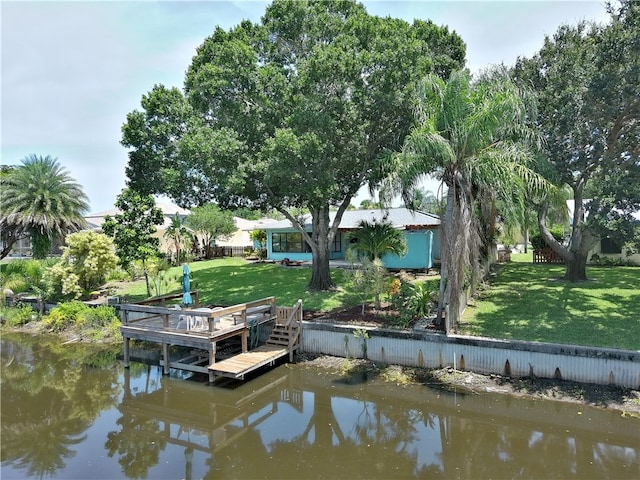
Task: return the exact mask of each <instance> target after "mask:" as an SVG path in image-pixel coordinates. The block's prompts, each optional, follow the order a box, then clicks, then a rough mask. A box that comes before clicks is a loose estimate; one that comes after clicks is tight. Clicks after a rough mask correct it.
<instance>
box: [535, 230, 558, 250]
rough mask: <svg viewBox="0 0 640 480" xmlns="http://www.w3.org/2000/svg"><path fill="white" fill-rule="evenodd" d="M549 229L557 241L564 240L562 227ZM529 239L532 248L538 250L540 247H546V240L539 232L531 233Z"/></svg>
mask: <svg viewBox="0 0 640 480" xmlns="http://www.w3.org/2000/svg"><path fill="white" fill-rule="evenodd" d="M549 231H550V232H551V235H553V238H555V239H556V240H557V241H558V242H560V243H562V242H563V241H564V229H563V228H562V227H552V228H551V229H549ZM529 241H530V242H531V246H532V247H533V248H534V250H540V249H541V248H547V247H548V246H549V245H547V242H545V241H544V238H542V234H541V233H540V232H538V233H535V234H533V235H531V237H529Z"/></svg>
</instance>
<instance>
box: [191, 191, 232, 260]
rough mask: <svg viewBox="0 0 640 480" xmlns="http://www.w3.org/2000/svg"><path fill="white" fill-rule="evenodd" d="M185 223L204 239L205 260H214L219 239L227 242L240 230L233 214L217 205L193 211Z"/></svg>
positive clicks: (210, 204)
mask: <svg viewBox="0 0 640 480" xmlns="http://www.w3.org/2000/svg"><path fill="white" fill-rule="evenodd" d="M185 223H186V225H187V226H188V227H189V228H191V229H192V230H193V231H194V232H196V233H197V234H198V235H200V236H201V237H202V243H203V245H204V257H205V258H213V245H215V242H216V240H217V239H221V240H226V239H227V238H229V237H230V236H231V235H233V233H234V232H235V231H236V230H238V228H237V227H236V224H235V223H234V221H233V214H232V213H231V212H230V211H227V210H221V209H220V208H219V207H218V206H217V205H216V204H215V203H207V204H205V205H202V206H200V207H196V208H194V209H192V210H191V214H190V215H189V216H188V217H187V218H186V220H185Z"/></svg>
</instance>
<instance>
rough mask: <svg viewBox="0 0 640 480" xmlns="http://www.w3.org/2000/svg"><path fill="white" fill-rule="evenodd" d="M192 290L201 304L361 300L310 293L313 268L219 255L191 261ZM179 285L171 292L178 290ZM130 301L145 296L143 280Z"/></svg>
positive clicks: (177, 270) (324, 305) (341, 278)
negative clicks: (255, 261) (273, 299)
mask: <svg viewBox="0 0 640 480" xmlns="http://www.w3.org/2000/svg"><path fill="white" fill-rule="evenodd" d="M189 267H190V269H191V279H192V289H193V290H198V291H199V293H200V303H202V304H205V305H207V304H220V305H234V304H238V303H245V302H249V301H252V300H258V299H260V298H264V297H270V296H275V297H277V302H278V304H279V305H294V304H295V303H296V302H297V301H298V299H302V300H303V302H304V307H305V308H306V309H308V310H325V311H326V310H332V309H334V308H337V307H340V306H341V305H355V304H357V303H358V299H357V298H355V297H354V296H353V295H351V294H349V293H347V292H346V291H344V290H343V289H342V288H339V289H338V291H336V292H321V293H310V292H308V291H307V290H306V285H307V283H309V279H310V278H311V269H310V268H284V267H282V266H281V265H279V264H274V263H249V262H247V261H246V260H244V259H242V258H237V257H233V258H220V259H215V260H208V261H204V262H193V263H191V264H189ZM170 273H173V274H175V275H180V276H181V275H182V267H174V268H172V269H171V271H170ZM332 278H333V280H334V282H336V283H337V284H338V285H339V286H340V285H344V283H345V282H348V280H347V279H346V278H345V272H344V270H341V269H336V270H333V271H332ZM180 291H181V287H180V286H179V285H178V284H176V286H175V288H174V289H173V290H171V292H169V293H179V292H180ZM121 294H124V295H125V296H126V297H127V299H128V300H129V301H134V300H141V299H143V298H146V289H145V286H144V282H140V283H138V284H136V285H135V286H134V287H133V288H131V289H128V290H125V291H124V292H122V293H121Z"/></svg>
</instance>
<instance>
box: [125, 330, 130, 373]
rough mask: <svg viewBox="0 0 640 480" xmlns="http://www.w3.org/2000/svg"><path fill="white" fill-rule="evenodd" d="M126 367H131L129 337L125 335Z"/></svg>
mask: <svg viewBox="0 0 640 480" xmlns="http://www.w3.org/2000/svg"><path fill="white" fill-rule="evenodd" d="M124 368H129V337H124Z"/></svg>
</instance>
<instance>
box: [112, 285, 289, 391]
mask: <svg viewBox="0 0 640 480" xmlns="http://www.w3.org/2000/svg"><path fill="white" fill-rule="evenodd" d="M174 296H175V295H174ZM156 300H157V301H158V303H161V304H160V305H149V302H146V304H144V305H143V304H123V305H121V306H120V312H121V317H122V327H121V328H120V330H121V332H122V337H123V340H124V365H125V367H128V366H129V361H130V340H131V339H134V340H145V341H149V342H154V343H158V344H160V346H161V354H162V358H161V361H160V365H162V366H163V367H164V370H163V372H164V373H165V374H169V371H170V369H171V368H175V369H180V370H187V371H192V372H199V373H208V374H209V381H210V382H212V383H213V382H214V381H215V378H216V375H219V376H226V377H230V378H236V379H244V377H245V375H246V374H247V373H249V372H252V371H254V370H257V369H259V368H261V367H263V366H265V365H269V364H273V363H274V362H275V361H276V360H277V359H279V358H282V357H284V356H286V355H289V360H290V361H293V355H294V352H295V351H296V350H297V349H299V348H300V345H301V341H300V335H301V331H302V301H301V300H299V301H298V303H297V304H296V306H294V307H278V306H276V304H275V297H267V298H263V299H261V300H256V301H253V302H248V303H243V304H239V305H233V306H230V307H224V308H214V309H209V308H194V309H182V308H179V307H176V306H170V305H167V304H166V303H167V297H162V298H160V299H156ZM265 329H268V332H267V333H268V334H269V335H268V336H269V338H268V340H266V343H265V342H264V341H263V342H260V338H261V337H262V335H260V332H264V331H265ZM234 337H239V340H240V349H241V353H240V354H238V355H235V356H233V357H231V358H228V359H225V360H222V361H216V355H217V347H218V344H219V342H222V341H225V340H229V339H231V338H234ZM249 343H251V345H249ZM171 345H177V346H183V347H189V348H193V349H195V351H193V352H192V353H190V354H188V355H187V356H186V357H184V358H181V359H179V360H177V361H176V360H174V361H171V359H170V357H169V347H170V346H171ZM250 347H253V348H250Z"/></svg>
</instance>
